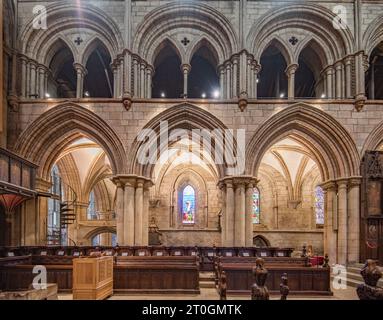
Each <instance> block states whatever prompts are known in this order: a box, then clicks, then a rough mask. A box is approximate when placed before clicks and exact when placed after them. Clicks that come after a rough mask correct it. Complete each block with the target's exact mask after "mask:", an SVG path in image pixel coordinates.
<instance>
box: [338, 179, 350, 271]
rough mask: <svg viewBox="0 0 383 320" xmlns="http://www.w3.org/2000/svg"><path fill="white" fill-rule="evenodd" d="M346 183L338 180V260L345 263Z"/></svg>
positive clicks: (344, 180) (343, 180)
mask: <svg viewBox="0 0 383 320" xmlns="http://www.w3.org/2000/svg"><path fill="white" fill-rule="evenodd" d="M347 184H348V181H347V180H346V179H342V180H338V181H337V185H338V260H337V262H338V263H339V264H342V265H346V263H347V235H348V232H347Z"/></svg>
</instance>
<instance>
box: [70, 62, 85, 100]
mask: <svg viewBox="0 0 383 320" xmlns="http://www.w3.org/2000/svg"><path fill="white" fill-rule="evenodd" d="M73 67H74V68H75V70H76V75H77V86H76V98H77V99H81V98H83V96H84V78H85V76H86V73H87V71H86V69H85V68H84V67H83V66H82V65H81V64H79V63H74V64H73Z"/></svg>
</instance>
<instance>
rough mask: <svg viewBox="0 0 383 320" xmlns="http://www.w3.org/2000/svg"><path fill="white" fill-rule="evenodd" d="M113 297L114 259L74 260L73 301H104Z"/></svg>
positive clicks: (90, 258) (89, 258)
mask: <svg viewBox="0 0 383 320" xmlns="http://www.w3.org/2000/svg"><path fill="white" fill-rule="evenodd" d="M111 295H113V257H99V258H92V257H88V258H79V259H73V299H74V300H104V299H106V298H108V297H110V296H111Z"/></svg>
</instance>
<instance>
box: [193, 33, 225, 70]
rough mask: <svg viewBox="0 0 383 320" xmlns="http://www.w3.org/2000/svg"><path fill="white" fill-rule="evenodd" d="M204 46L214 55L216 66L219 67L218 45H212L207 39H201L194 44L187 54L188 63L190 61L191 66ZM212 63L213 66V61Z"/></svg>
mask: <svg viewBox="0 0 383 320" xmlns="http://www.w3.org/2000/svg"><path fill="white" fill-rule="evenodd" d="M203 46H205V47H207V48H208V49H209V51H210V52H211V53H212V55H213V57H214V60H215V64H216V66H218V61H219V56H218V52H217V50H216V45H213V44H211V43H210V41H209V40H208V39H207V38H206V37H202V38H201V39H198V41H196V42H195V43H194V44H193V46H192V47H191V48H190V50H188V52H187V57H186V61H188V62H189V64H190V63H191V60H192V59H193V56H194V54H195V53H196V52H197V51H198V50H199V49H200V48H201V47H203ZM211 63H212V64H213V62H212V61H211Z"/></svg>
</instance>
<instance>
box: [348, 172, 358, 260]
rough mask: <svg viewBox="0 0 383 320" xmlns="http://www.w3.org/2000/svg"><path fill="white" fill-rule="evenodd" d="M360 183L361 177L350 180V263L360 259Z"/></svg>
mask: <svg viewBox="0 0 383 320" xmlns="http://www.w3.org/2000/svg"><path fill="white" fill-rule="evenodd" d="M360 184H361V178H360V177H355V178H351V179H350V180H349V187H348V206H347V209H348V233H347V234H348V239H347V248H348V250H347V253H348V263H355V262H359V260H360V253H359V251H360V247H359V245H360V238H359V234H360Z"/></svg>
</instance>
